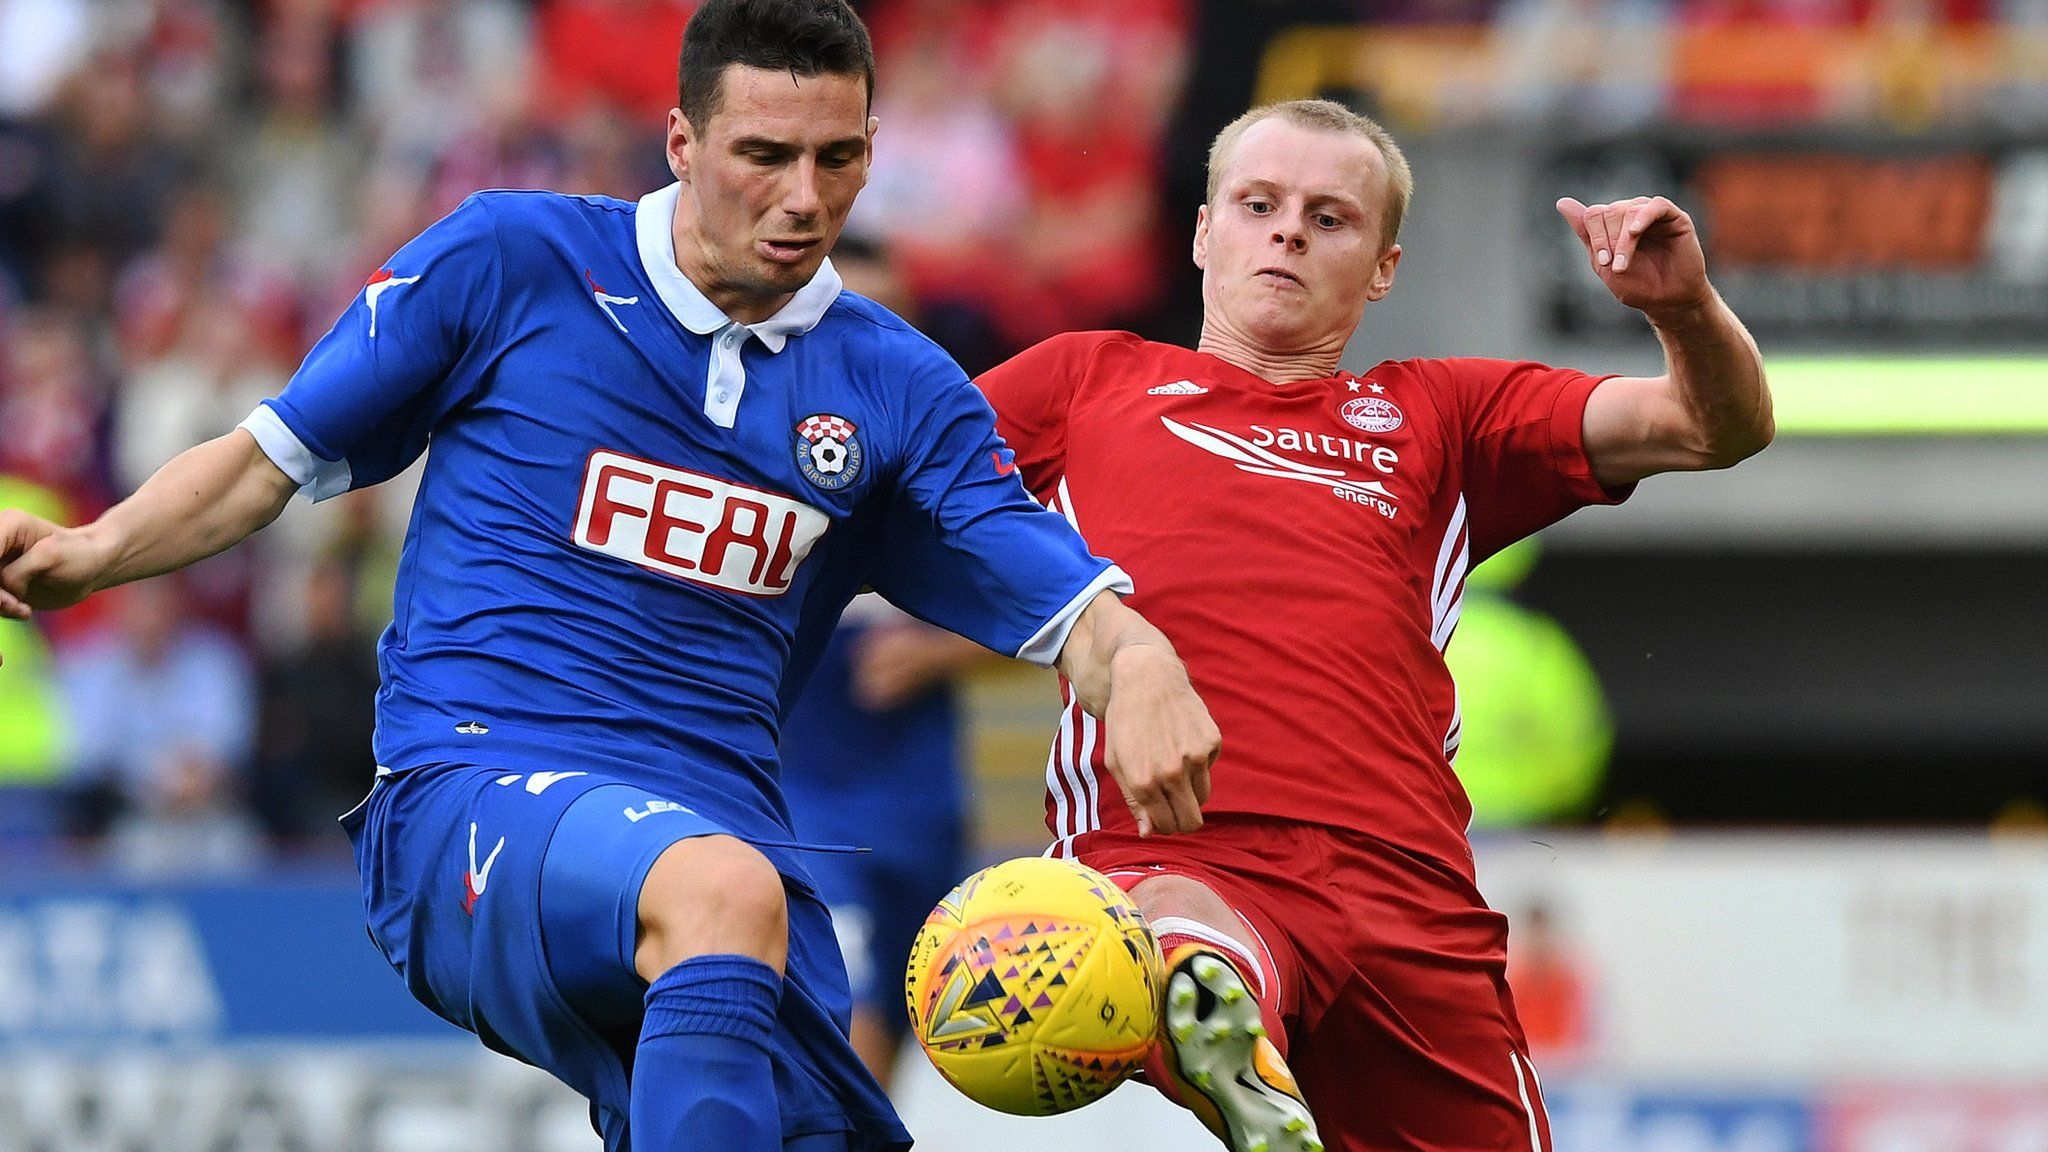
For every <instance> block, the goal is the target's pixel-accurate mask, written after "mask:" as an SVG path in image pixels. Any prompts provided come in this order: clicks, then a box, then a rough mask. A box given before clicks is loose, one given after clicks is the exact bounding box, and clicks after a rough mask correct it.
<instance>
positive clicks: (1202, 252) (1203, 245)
mask: <svg viewBox="0 0 2048 1152" xmlns="http://www.w3.org/2000/svg"><path fill="white" fill-rule="evenodd" d="M1195 267H1197V268H1200V269H1201V270H1202V271H1204V272H1207V271H1208V270H1209V206H1208V205H1207V204H1204V205H1202V206H1201V207H1199V208H1196V209H1195Z"/></svg>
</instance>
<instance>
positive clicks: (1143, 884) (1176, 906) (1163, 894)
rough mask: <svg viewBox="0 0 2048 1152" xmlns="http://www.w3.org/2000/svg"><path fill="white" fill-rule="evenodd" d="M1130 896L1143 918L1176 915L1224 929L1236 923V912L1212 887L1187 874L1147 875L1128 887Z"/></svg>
mask: <svg viewBox="0 0 2048 1152" xmlns="http://www.w3.org/2000/svg"><path fill="white" fill-rule="evenodd" d="M1131 899H1132V900H1134V901H1136V902H1137V905H1138V908H1139V910H1140V911H1142V912H1144V913H1145V918H1146V919H1147V920H1151V921H1155V922H1156V921H1158V920H1161V919H1163V918H1166V917H1169V916H1172V917H1179V918H1181V919H1186V920H1193V921H1195V922H1197V923H1199V924H1206V925H1208V926H1210V927H1212V928H1215V929H1217V930H1218V931H1224V932H1229V931H1230V930H1231V929H1233V928H1235V927H1236V925H1237V923H1238V918H1237V913H1236V912H1234V911H1232V910H1231V907H1230V905H1229V904H1227V903H1225V902H1224V900H1223V897H1221V896H1218V895H1217V894H1216V891H1215V889H1213V888H1210V887H1209V886H1208V885H1207V884H1204V883H1202V882H1201V881H1200V880H1195V879H1192V878H1190V877H1187V876H1176V875H1173V874H1171V873H1164V874H1161V875H1158V876H1148V877H1146V878H1145V879H1144V880H1141V881H1139V882H1138V884H1137V886H1136V887H1134V888H1132V889H1131ZM1232 934H1233V935H1234V934H1235V933H1232Z"/></svg>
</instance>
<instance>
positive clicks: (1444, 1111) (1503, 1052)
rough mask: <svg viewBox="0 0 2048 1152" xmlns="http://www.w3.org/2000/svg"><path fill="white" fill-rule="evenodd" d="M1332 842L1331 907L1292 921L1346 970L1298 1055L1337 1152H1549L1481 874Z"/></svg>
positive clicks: (1356, 843) (1302, 1035) (1332, 985)
mask: <svg viewBox="0 0 2048 1152" xmlns="http://www.w3.org/2000/svg"><path fill="white" fill-rule="evenodd" d="M1330 839H1331V852H1330V855H1329V856H1328V857H1327V858H1326V859H1325V860H1324V861H1323V865H1324V866H1323V868H1322V869H1321V870H1320V872H1319V874H1320V876H1321V877H1322V878H1323V888H1324V892H1325V894H1326V896H1327V903H1326V904H1325V905H1322V906H1311V905H1304V906H1303V907H1302V908H1300V909H1297V910H1294V911H1293V912H1292V913H1291V914H1294V915H1297V916H1298V917H1299V920H1300V924H1301V928H1302V930H1303V931H1305V932H1313V933H1315V934H1317V936H1319V937H1320V938H1323V939H1326V940H1328V941H1329V942H1330V945H1331V947H1332V948H1333V949H1336V950H1339V951H1340V953H1341V955H1342V957H1343V962H1342V964H1341V965H1340V966H1337V967H1332V968H1330V969H1328V970H1327V971H1328V985H1329V986H1328V994H1327V996H1326V997H1319V998H1321V999H1323V1007H1322V1009H1321V1011H1320V1012H1319V1013H1318V1014H1317V1016H1316V1018H1315V1020H1314V1023H1313V1025H1312V1026H1309V1027H1306V1028H1303V1029H1300V1030H1298V1031H1297V1032H1296V1034H1295V1037H1294V1047H1293V1049H1292V1050H1291V1052H1290V1055H1291V1057H1292V1060H1293V1065H1294V1069H1295V1071H1296V1073H1297V1074H1298V1075H1299V1077H1300V1080H1301V1086H1302V1090H1303V1092H1304V1094H1305V1095H1306V1096H1307V1098H1308V1100H1309V1103H1310V1105H1311V1106H1312V1107H1313V1108H1315V1110H1316V1117H1317V1119H1318V1120H1319V1121H1321V1122H1322V1124H1323V1131H1324V1132H1325V1134H1326V1135H1328V1136H1329V1138H1330V1140H1329V1142H1330V1145H1331V1147H1332V1148H1333V1149H1335V1150H1339V1152H1393V1150H1396V1149H1399V1150H1400V1152H1469V1150H1470V1149H1475V1148H1486V1149H1498V1150H1503V1152H1550V1132H1549V1121H1548V1119H1547V1118H1546V1117H1545V1115H1544V1110H1543V1093H1542V1086H1541V1084H1539V1083H1538V1081H1537V1079H1536V1072H1535V1069H1534V1068H1533V1067H1532V1066H1531V1065H1530V1063H1529V1059H1528V1047H1527V1044H1526V1042H1525V1040H1524V1038H1523V1035H1522V1029H1521V1026H1520V1024H1519V1023H1518V1021H1517V1020H1516V1017H1515V1012H1514V1002H1513V999H1512V997H1511V996H1510V995H1509V993H1508V987H1507V974H1506V961H1507V953H1506V922H1505V920H1504V919H1503V918H1502V917H1501V916H1500V915H1499V914H1498V913H1496V912H1494V911H1492V910H1491V909H1489V908H1487V907H1486V904H1485V901H1484V900H1483V899H1482V898H1481V897H1480V895H1479V893H1478V891H1477V890H1476V889H1475V888H1474V887H1473V886H1472V884H1471V882H1470V880H1469V878H1465V877H1460V876H1458V875H1456V874H1454V873H1452V872H1450V871H1449V870H1447V869H1438V868H1435V867H1433V866H1429V865H1426V864H1422V863H1419V862H1417V861H1415V860H1413V859H1412V858H1408V857H1405V856H1403V855H1401V854H1399V853H1396V852H1392V851H1389V850H1387V849H1386V848H1385V847H1384V846H1382V845H1379V844H1377V843H1376V842H1373V841H1370V840H1367V839H1365V838H1363V837H1350V836H1346V835H1344V834H1332V836H1331V838H1330ZM1290 923H1292V922H1290Z"/></svg>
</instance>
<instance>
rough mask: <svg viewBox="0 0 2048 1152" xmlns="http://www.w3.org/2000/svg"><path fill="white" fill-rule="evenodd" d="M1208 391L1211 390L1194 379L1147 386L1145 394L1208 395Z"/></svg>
mask: <svg viewBox="0 0 2048 1152" xmlns="http://www.w3.org/2000/svg"><path fill="white" fill-rule="evenodd" d="M1208 391H1209V390H1208V389H1207V388H1204V387H1202V386H1201V385H1200V384H1197V383H1195V382H1194V381H1193V380H1175V381H1174V382H1173V383H1171V384H1161V385H1159V386H1158V387H1157V388H1147V389H1145V395H1147V396H1203V395H1207V394H1208Z"/></svg>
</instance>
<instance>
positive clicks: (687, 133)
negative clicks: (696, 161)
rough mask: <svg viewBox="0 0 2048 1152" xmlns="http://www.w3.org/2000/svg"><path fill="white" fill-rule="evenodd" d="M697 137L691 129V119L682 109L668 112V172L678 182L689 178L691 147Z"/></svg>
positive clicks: (673, 109)
mask: <svg viewBox="0 0 2048 1152" xmlns="http://www.w3.org/2000/svg"><path fill="white" fill-rule="evenodd" d="M696 135H697V134H696V132H695V131H694V130H693V129H692V128H691V127H690V118H689V117H687V116H685V115H683V110H682V109H681V108H671V109H669V110H668V141H667V143H668V170H669V171H670V172H672V173H674V174H675V178H676V179H678V180H683V179H687V178H688V176H689V172H690V145H691V144H692V143H693V142H694V141H695V140H696Z"/></svg>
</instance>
